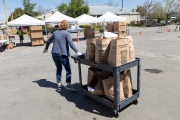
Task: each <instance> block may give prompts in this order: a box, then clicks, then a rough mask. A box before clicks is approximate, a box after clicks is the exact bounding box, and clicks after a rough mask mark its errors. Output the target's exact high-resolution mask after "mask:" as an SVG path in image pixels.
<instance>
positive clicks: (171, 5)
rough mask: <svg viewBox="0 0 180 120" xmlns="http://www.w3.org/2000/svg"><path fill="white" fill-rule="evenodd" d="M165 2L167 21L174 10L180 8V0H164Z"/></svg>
mask: <svg viewBox="0 0 180 120" xmlns="http://www.w3.org/2000/svg"><path fill="white" fill-rule="evenodd" d="M164 3H165V8H164V10H165V14H166V22H167V20H168V18H169V17H170V15H171V14H173V12H176V11H177V10H178V9H179V5H180V0H164Z"/></svg>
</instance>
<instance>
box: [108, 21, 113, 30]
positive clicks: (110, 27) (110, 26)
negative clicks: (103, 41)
mask: <svg viewBox="0 0 180 120" xmlns="http://www.w3.org/2000/svg"><path fill="white" fill-rule="evenodd" d="M108 32H114V24H113V23H108Z"/></svg>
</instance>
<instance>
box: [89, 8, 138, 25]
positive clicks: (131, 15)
mask: <svg viewBox="0 0 180 120" xmlns="http://www.w3.org/2000/svg"><path fill="white" fill-rule="evenodd" d="M107 11H109V12H111V13H114V14H115V15H118V16H121V17H125V18H126V19H127V23H130V22H131V21H140V14H139V13H138V12H136V11H135V10H132V11H130V10H128V9H124V8H123V9H122V8H119V7H114V6H108V5H94V6H93V5H92V6H89V13H88V14H89V15H91V16H94V17H100V16H101V15H103V14H104V13H106V12H107Z"/></svg>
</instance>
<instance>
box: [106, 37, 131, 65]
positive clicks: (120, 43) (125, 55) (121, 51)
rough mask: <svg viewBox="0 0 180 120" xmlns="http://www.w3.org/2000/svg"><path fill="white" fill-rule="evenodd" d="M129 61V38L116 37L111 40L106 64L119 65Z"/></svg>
mask: <svg viewBox="0 0 180 120" xmlns="http://www.w3.org/2000/svg"><path fill="white" fill-rule="evenodd" d="M127 62H129V40H128V39H127V38H117V39H114V40H111V43H110V51H109V56H108V64H112V65H115V66H119V65H122V64H125V63H127Z"/></svg>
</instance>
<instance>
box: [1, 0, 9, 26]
mask: <svg viewBox="0 0 180 120" xmlns="http://www.w3.org/2000/svg"><path fill="white" fill-rule="evenodd" d="M2 2H3V5H4V13H5V15H6V23H7V22H8V16H7V13H6V3H5V0H2Z"/></svg>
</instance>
